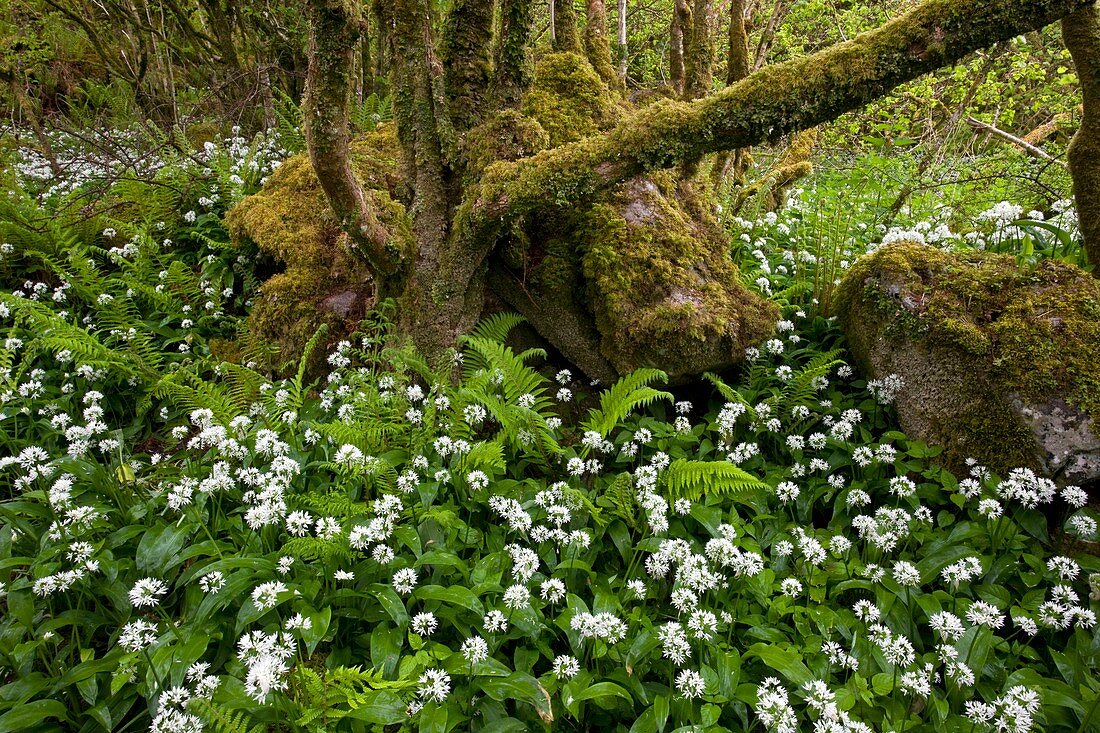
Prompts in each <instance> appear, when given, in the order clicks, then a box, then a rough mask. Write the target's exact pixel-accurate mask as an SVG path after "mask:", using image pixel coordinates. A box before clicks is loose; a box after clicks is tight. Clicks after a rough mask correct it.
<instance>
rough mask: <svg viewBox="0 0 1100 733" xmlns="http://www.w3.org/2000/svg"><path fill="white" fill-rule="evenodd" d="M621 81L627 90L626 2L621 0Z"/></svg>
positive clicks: (619, 18)
mask: <svg viewBox="0 0 1100 733" xmlns="http://www.w3.org/2000/svg"><path fill="white" fill-rule="evenodd" d="M618 20H619V49H618V50H619V80H620V82H621V84H622V86H623V88H624V89H625V88H626V76H627V62H628V60H629V59H628V57H627V51H626V42H627V37H626V0H619V15H618Z"/></svg>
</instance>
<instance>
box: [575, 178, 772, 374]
mask: <svg viewBox="0 0 1100 733" xmlns="http://www.w3.org/2000/svg"><path fill="white" fill-rule="evenodd" d="M578 224H579V226H578V229H577V244H578V246H579V247H580V249H581V253H582V254H581V263H582V267H583V272H584V275H585V279H586V282H587V285H588V300H589V302H590V303H591V304H592V310H593V313H594V315H595V317H596V324H597V326H598V328H599V331H600V333H601V334H602V336H603V338H602V341H601V351H602V352H603V354H604V355H605V356H606V357H607V359H608V360H609V361H610V362H611V364H612V365H614V367H615V369H616V370H617V371H618V372H619V373H620V374H625V373H627V372H630V371H632V370H634V369H637V368H639V367H643V366H657V367H659V368H661V369H663V370H665V371H666V372H668V373H669V375H670V376H671V377H673V378H677V377H683V376H689V375H698V374H700V373H702V372H704V371H713V370H720V369H724V368H727V367H729V366H731V365H732V364H737V363H739V362H740V361H741V360H742V359H743V356H744V352H745V348H746V347H748V346H751V345H754V344H758V343H760V342H761V341H763V340H764V339H765V338H766V337H767V336H768V334H770V333H771V332H772V330H773V328H774V325H775V321H776V318H777V317H778V310H777V308H776V306H775V305H774V304H773V303H771V302H769V301H766V300H763V299H762V298H760V297H759V296H758V295H756V294H755V293H752V292H751V291H749V289H748V288H746V287H745V285H744V283H743V281H742V279H741V276H740V272H739V271H738V269H737V266H736V265H734V263H733V260H732V259H731V257H730V254H729V238H728V237H727V236H726V235H725V232H724V231H723V230H722V228H721V226H719V224H718V222H717V221H716V220H715V219H714V216H713V214H712V213H711V211H710V207H709V205H708V203H707V202H706V201H705V200H703V199H701V198H700V197H699V195H698V194H697V192H696V191H695V188H694V186H693V185H691V184H690V183H685V182H682V181H679V182H678V181H677V180H676V179H675V177H674V176H673V175H672V174H670V173H666V174H663V175H656V176H651V177H645V178H637V179H635V180H633V181H630V182H628V183H627V184H626V185H624V186H622V187H620V188H619V189H618V190H617V191H616V192H615V193H614V195H613V196H611V197H610V198H609V200H608V201H606V202H604V203H601V204H598V205H595V206H593V207H591V208H590V209H588V210H587V211H585V212H584V213H583V214H581V215H580V216H579V222H578Z"/></svg>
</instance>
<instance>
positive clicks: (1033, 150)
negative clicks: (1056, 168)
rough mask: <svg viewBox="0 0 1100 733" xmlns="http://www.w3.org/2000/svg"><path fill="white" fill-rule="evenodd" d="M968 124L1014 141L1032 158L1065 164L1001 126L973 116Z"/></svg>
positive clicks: (1003, 138) (968, 120)
mask: <svg viewBox="0 0 1100 733" xmlns="http://www.w3.org/2000/svg"><path fill="white" fill-rule="evenodd" d="M966 124H968V125H970V126H971V127H972V128H974V129H975V130H980V131H982V132H987V133H989V134H991V135H993V136H994V137H999V138H1000V139H1002V140H1005V141H1007V142H1010V143H1012V144H1013V145H1015V146H1017V147H1018V148H1020V149H1022V150H1023V151H1024V152H1025V153H1027V154H1028V155H1030V156H1031V157H1032V158H1038V159H1039V160H1052V161H1056V162H1057V163H1058V164H1059V165H1065V163H1064V162H1063V161H1060V160H1057V159H1056V158H1055V157H1054V156H1053V155H1051V154H1050V153H1048V152H1047V151H1045V150H1043V149H1042V148H1039V147H1036V146H1034V145H1032V144H1031V143H1029V142H1028V141H1027V140H1024V139H1022V138H1018V137H1016V136H1015V135H1013V134H1012V133H1010V132H1005V131H1004V130H1002V129H1001V128H999V127H995V126H994V125H991V124H989V123H988V122H982V121H981V120H977V119H974V118H973V117H968V118H967V120H966Z"/></svg>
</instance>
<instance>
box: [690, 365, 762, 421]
mask: <svg viewBox="0 0 1100 733" xmlns="http://www.w3.org/2000/svg"><path fill="white" fill-rule="evenodd" d="M703 379H705V380H707V381H708V382H710V383H711V384H713V385H714V388H715V389H717V390H718V392H719V394H721V395H722V396H723V397H725V398H726V401H727V402H733V403H737V404H740V405H743V406H744V408H745V414H746V415H748V417H749V420H750V421H752V422H755V421H756V419H757V418H756V410H754V409H753V407H752V405H750V404H749V401H748V400H746V399H745V397H744V396H743V395H742V394H741V393H740V392H738V391H737V390H736V389H734V388H733V387H731V386H729V385H728V384H726V383H725V382H724V381H722V379H721V378H720V377H719V376H718V375H717V374H713V373H711V372H704V373H703Z"/></svg>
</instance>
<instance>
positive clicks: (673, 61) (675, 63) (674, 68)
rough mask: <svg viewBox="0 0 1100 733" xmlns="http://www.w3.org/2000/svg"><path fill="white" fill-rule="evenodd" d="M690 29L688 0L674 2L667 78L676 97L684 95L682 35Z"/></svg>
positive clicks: (669, 33) (670, 27) (670, 26)
mask: <svg viewBox="0 0 1100 733" xmlns="http://www.w3.org/2000/svg"><path fill="white" fill-rule="evenodd" d="M690 28H691V6H690V5H688V0H676V5H675V7H674V8H673V10H672V23H671V24H670V25H669V31H668V35H669V43H668V67H669V68H668V78H669V81H671V82H672V89H673V91H675V92H676V96H681V95H683V93H684V79H685V76H684V34H685V32H686V31H685V29H690Z"/></svg>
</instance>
